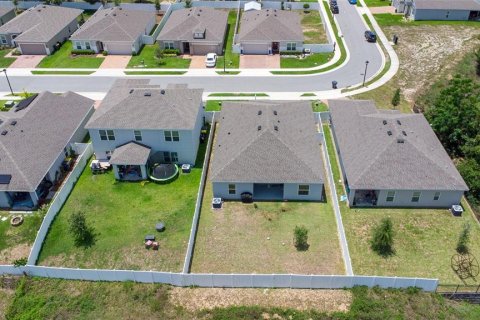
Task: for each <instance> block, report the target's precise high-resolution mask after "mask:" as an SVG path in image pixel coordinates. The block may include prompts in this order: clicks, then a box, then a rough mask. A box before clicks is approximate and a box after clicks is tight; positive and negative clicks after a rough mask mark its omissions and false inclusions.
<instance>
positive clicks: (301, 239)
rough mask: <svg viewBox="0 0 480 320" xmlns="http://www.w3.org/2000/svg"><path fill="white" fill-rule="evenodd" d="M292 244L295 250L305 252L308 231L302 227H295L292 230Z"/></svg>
mask: <svg viewBox="0 0 480 320" xmlns="http://www.w3.org/2000/svg"><path fill="white" fill-rule="evenodd" d="M293 235H294V244H295V247H296V248H297V250H299V251H305V250H307V249H308V247H309V245H308V229H307V228H305V227H304V226H300V227H299V226H295V229H294V230H293Z"/></svg>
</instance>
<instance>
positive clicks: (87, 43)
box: [85, 41, 92, 50]
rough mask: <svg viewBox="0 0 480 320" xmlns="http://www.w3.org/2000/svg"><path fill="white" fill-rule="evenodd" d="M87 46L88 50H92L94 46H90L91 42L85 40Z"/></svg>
mask: <svg viewBox="0 0 480 320" xmlns="http://www.w3.org/2000/svg"><path fill="white" fill-rule="evenodd" d="M85 48H87V50H90V49H92V47H90V42H88V41H87V42H85Z"/></svg>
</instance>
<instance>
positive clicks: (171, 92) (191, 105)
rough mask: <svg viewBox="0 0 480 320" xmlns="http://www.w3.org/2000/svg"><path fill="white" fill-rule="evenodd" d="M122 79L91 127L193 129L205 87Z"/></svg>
mask: <svg viewBox="0 0 480 320" xmlns="http://www.w3.org/2000/svg"><path fill="white" fill-rule="evenodd" d="M149 82H150V80H148V79H135V80H133V79H132V80H130V79H129V80H127V79H119V80H117V81H116V82H115V83H114V85H113V86H112V88H111V89H110V91H109V92H108V93H107V95H106V96H105V98H104V99H103V101H102V103H101V105H100V107H99V108H98V109H97V110H96V111H95V113H94V114H93V116H92V118H91V119H90V121H89V122H88V123H87V126H86V127H87V128H88V129H153V130H155V129H178V130H192V129H193V128H194V127H195V122H196V119H197V115H198V113H199V112H200V111H201V109H202V93H203V89H188V88H187V87H186V86H176V87H167V88H166V89H161V87H160V86H157V85H150V84H149Z"/></svg>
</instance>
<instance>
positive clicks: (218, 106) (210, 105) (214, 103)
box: [205, 100, 222, 111]
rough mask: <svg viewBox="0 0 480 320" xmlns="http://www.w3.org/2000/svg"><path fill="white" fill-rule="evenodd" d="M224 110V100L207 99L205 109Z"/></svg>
mask: <svg viewBox="0 0 480 320" xmlns="http://www.w3.org/2000/svg"><path fill="white" fill-rule="evenodd" d="M220 110H222V101H220V100H207V101H206V104H205V111H220Z"/></svg>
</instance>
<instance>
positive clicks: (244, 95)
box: [208, 92, 268, 97]
mask: <svg viewBox="0 0 480 320" xmlns="http://www.w3.org/2000/svg"><path fill="white" fill-rule="evenodd" d="M208 96H209V97H254V96H257V97H268V94H266V93H253V92H252V93H233V92H221V93H211V94H209V95H208Z"/></svg>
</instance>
